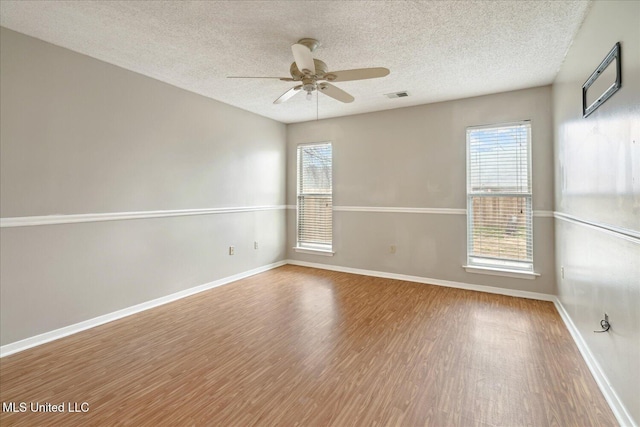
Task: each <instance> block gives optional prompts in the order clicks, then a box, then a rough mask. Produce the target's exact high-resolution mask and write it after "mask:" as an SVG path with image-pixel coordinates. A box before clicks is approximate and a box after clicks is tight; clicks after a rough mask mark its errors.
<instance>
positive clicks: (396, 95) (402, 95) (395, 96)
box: [384, 90, 409, 98]
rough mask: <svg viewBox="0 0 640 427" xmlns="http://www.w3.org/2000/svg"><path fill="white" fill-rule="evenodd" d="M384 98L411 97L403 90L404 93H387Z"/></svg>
mask: <svg viewBox="0 0 640 427" xmlns="http://www.w3.org/2000/svg"><path fill="white" fill-rule="evenodd" d="M384 96H386V97H387V98H405V97H407V96H409V92H407V91H406V90H403V91H402V92H393V93H385V94H384Z"/></svg>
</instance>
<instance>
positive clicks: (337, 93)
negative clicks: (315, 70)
mask: <svg viewBox="0 0 640 427" xmlns="http://www.w3.org/2000/svg"><path fill="white" fill-rule="evenodd" d="M318 90H319V91H320V92H322V93H324V94H325V95H327V96H330V97H332V98H333V99H337V100H338V101H340V102H345V103H349V102H353V100H354V99H355V98H354V97H353V96H351V95H349V94H348V93H347V92H345V91H343V90H342V89H340V88H338V87H336V86H334V85H332V84H329V83H319V84H318Z"/></svg>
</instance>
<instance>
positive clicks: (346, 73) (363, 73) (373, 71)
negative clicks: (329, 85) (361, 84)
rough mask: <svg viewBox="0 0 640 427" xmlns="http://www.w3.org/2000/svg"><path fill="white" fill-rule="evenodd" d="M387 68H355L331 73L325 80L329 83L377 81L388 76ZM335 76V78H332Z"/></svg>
mask: <svg viewBox="0 0 640 427" xmlns="http://www.w3.org/2000/svg"><path fill="white" fill-rule="evenodd" d="M389 73H390V71H389V70H388V69H387V68H383V67H376V68H356V69H354V70H342V71H332V72H330V73H329V74H327V76H326V79H327V80H328V81H330V82H347V81H349V80H365V79H377V78H378V77H384V76H387V75H389ZM333 76H335V78H332V77H333Z"/></svg>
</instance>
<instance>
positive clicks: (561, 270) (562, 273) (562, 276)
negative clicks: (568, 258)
mask: <svg viewBox="0 0 640 427" xmlns="http://www.w3.org/2000/svg"><path fill="white" fill-rule="evenodd" d="M560 277H561V278H563V279H564V267H560Z"/></svg>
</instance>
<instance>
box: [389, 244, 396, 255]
mask: <svg viewBox="0 0 640 427" xmlns="http://www.w3.org/2000/svg"><path fill="white" fill-rule="evenodd" d="M389 253H390V254H395V253H396V245H391V247H390V248H389Z"/></svg>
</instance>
